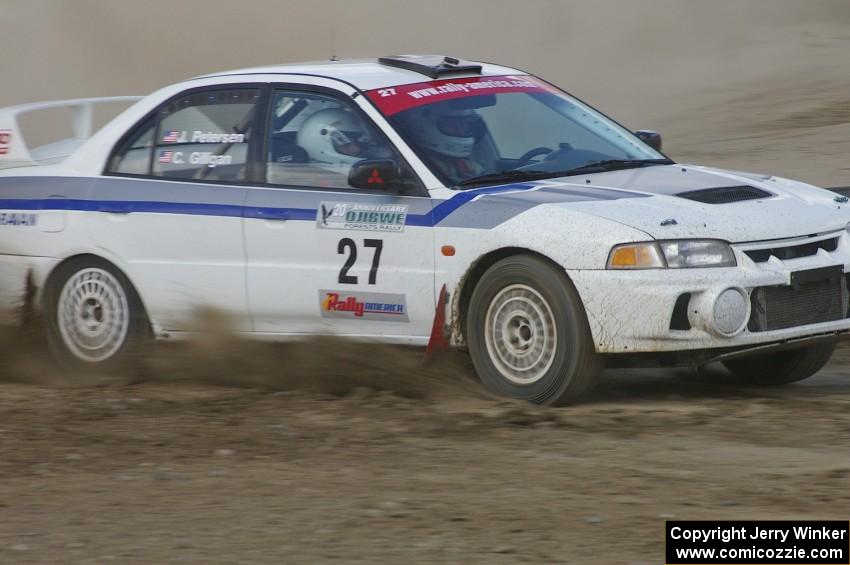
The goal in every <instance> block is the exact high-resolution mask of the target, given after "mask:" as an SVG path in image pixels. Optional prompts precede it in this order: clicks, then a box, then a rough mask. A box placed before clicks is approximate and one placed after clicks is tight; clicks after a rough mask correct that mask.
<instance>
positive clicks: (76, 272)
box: [45, 258, 149, 366]
mask: <svg viewBox="0 0 850 565" xmlns="http://www.w3.org/2000/svg"><path fill="white" fill-rule="evenodd" d="M46 290H47V295H46V296H45V315H46V318H47V319H46V323H47V338H48V343H49V345H50V349H51V351H52V352H53V354H54V356H55V357H56V358H57V359H58V360H59V361H62V362H67V363H71V364H74V365H78V366H86V365H88V366H91V365H103V364H107V363H113V362H116V361H119V360H121V359H123V358H125V357H126V356H127V355H128V354H129V353H130V352H131V351H132V350H133V349H135V348H136V346H138V345H139V344H140V343H141V342H142V341H143V340H144V339H145V338H146V337H147V335H148V327H149V324H148V322H147V317H146V316H145V313H144V309H143V307H142V304H141V301H140V300H139V298H138V295H137V294H136V292H135V290H134V289H133V287H132V285H131V284H130V282H129V281H128V280H127V277H125V276H124V275H123V274H122V273H121V272H120V271H118V270H117V269H116V268H115V267H113V266H112V265H111V264H109V263H107V262H106V261H103V260H100V259H96V258H81V259H77V260H71V261H69V262H68V263H66V264H65V265H62V266H61V267H60V270H59V271H57V272H56V273H55V275H54V276H53V277H52V280H51V282H50V284H49V285H48V287H47V289H46Z"/></svg>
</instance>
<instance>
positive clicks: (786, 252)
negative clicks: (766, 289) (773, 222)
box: [744, 237, 838, 263]
mask: <svg viewBox="0 0 850 565" xmlns="http://www.w3.org/2000/svg"><path fill="white" fill-rule="evenodd" d="M821 249H823V250H824V251H830V252H832V251H835V250H836V249H838V238H837V237H833V238H832V239H824V240H821V241H813V242H809V243H803V244H800V245H790V246H788V247H771V248H767V249H753V250H750V251H744V253H746V254H747V256H748V257H749V258H750V259H752V260H753V261H755V262H756V263H766V262H767V260H768V259H770V257H771V256H773V257H776V258H777V259H780V260H782V261H787V260H789V259H798V258H800V257H811V256H812V255H817V252H818V251H820V250H821Z"/></svg>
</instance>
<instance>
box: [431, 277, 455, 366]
mask: <svg viewBox="0 0 850 565" xmlns="http://www.w3.org/2000/svg"><path fill="white" fill-rule="evenodd" d="M447 302H448V292H447V291H446V285H443V288H441V289H440V296H439V297H438V298H437V309H436V310H435V311H434V324H433V325H432V326H431V339H429V340H428V348H427V349H426V350H425V361H429V360H431V359H433V358H434V356H435V355H438V354H440V353H445V352H447V351H449V350H450V349H451V346H450V345H449V340H448V338H446V304H447Z"/></svg>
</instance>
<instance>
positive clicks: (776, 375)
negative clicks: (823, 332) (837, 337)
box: [723, 341, 836, 386]
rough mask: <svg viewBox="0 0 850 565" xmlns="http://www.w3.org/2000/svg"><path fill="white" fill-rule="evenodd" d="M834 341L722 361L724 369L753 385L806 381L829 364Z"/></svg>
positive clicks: (775, 384)
mask: <svg viewBox="0 0 850 565" xmlns="http://www.w3.org/2000/svg"><path fill="white" fill-rule="evenodd" d="M835 344H836V342H835V341H828V342H826V343H819V344H817V345H810V346H808V347H801V348H799V349H788V350H785V351H778V352H775V353H765V354H762V355H754V356H752V357H744V358H742V359H733V360H730V361H725V362H724V363H723V365H724V366H725V367H726V368H727V369H729V371H730V372H731V373H732V374H733V375H735V376H736V377H738V378H740V379H741V380H743V381H745V382H747V383H748V384H753V385H762V386H777V385H784V384H788V383H793V382H797V381H802V380H803V379H807V378H809V377H811V376H812V375H814V374H815V373H817V372H818V371H820V370H821V369H822V368H823V367H824V365H826V364H827V363H828V362H829V359H830V357H832V352H833V350H835Z"/></svg>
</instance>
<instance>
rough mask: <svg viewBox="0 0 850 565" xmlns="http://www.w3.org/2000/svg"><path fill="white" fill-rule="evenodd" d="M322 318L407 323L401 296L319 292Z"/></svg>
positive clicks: (403, 301) (338, 291)
mask: <svg viewBox="0 0 850 565" xmlns="http://www.w3.org/2000/svg"><path fill="white" fill-rule="evenodd" d="M319 309H320V310H321V312H322V318H342V319H347V320H375V321H379V322H409V321H410V320H409V319H408V317H407V302H406V300H405V297H404V295H403V294H387V293H383V292H346V291H343V290H319Z"/></svg>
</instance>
